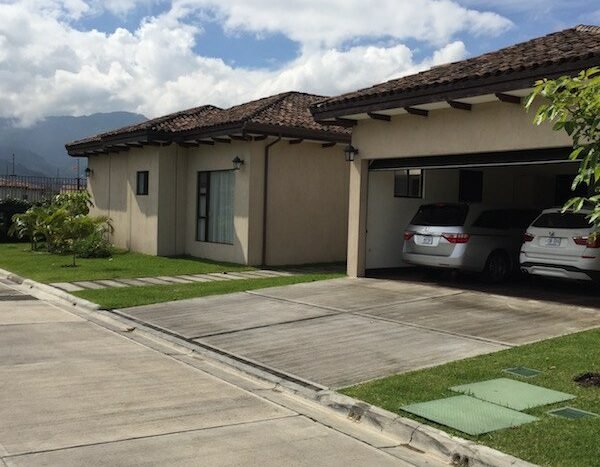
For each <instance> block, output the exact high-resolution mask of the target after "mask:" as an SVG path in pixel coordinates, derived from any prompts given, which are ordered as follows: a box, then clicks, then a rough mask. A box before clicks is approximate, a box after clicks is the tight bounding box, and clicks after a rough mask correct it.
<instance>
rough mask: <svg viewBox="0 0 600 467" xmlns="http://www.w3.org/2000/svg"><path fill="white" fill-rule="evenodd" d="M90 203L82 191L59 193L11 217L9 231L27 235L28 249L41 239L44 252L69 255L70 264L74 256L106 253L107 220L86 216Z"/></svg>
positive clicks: (86, 256)
mask: <svg viewBox="0 0 600 467" xmlns="http://www.w3.org/2000/svg"><path fill="white" fill-rule="evenodd" d="M91 205H92V203H91V199H90V195H89V193H87V192H85V191H84V192H76V193H64V194H60V195H57V196H55V197H54V198H53V199H52V200H51V201H45V202H43V203H42V204H41V205H40V206H35V207H32V208H30V209H28V210H27V211H26V212H25V213H22V214H18V215H16V216H13V222H14V223H13V227H12V229H11V231H12V232H14V233H15V234H16V235H18V237H19V238H29V239H30V240H31V249H32V250H34V249H36V246H37V245H36V244H37V241H39V240H45V242H46V248H47V250H48V252H50V253H57V254H66V253H69V254H71V255H73V266H75V259H76V257H77V256H80V257H82V258H92V257H95V258H98V257H107V256H110V255H111V245H110V243H109V241H108V234H109V233H110V232H112V225H111V223H110V219H108V218H107V217H104V216H98V217H94V216H90V215H89V211H90V206H91Z"/></svg>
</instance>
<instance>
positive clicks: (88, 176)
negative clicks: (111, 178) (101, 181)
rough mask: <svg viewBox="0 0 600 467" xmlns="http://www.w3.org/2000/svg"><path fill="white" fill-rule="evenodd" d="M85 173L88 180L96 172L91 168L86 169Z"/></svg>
mask: <svg viewBox="0 0 600 467" xmlns="http://www.w3.org/2000/svg"><path fill="white" fill-rule="evenodd" d="M84 172H85V176H86V177H87V178H90V177H91V176H92V174H93V173H94V171H93V170H92V169H90V168H89V167H86V168H85V171H84Z"/></svg>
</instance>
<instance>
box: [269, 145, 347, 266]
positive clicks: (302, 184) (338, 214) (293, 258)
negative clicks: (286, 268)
mask: <svg viewBox="0 0 600 467" xmlns="http://www.w3.org/2000/svg"><path fill="white" fill-rule="evenodd" d="M348 165H349V164H348V163H347V162H346V161H345V160H344V153H343V149H342V146H341V145H337V146H335V147H332V148H323V147H322V146H321V145H320V144H318V143H302V144H293V145H291V144H289V143H288V142H287V141H282V142H281V143H279V144H277V145H275V146H273V148H272V149H271V155H270V159H269V188H268V190H269V191H268V211H267V212H268V215H267V224H268V228H267V253H266V260H267V264H269V265H285V264H307V263H319V262H334V261H345V260H346V251H347V227H348V170H349V168H348Z"/></svg>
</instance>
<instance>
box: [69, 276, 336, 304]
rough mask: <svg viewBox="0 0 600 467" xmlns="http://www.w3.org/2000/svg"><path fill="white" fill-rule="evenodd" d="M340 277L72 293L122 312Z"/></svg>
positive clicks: (305, 277)
mask: <svg viewBox="0 0 600 467" xmlns="http://www.w3.org/2000/svg"><path fill="white" fill-rule="evenodd" d="M337 277H343V274H339V273H316V274H299V275H296V276H285V277H272V278H265V279H248V280H230V281H218V282H216V281H215V282H195V283H193V284H174V285H152V286H147V287H127V288H120V289H97V290H82V291H80V292H74V295H77V296H78V297H81V298H85V299H86V300H90V301H91V302H94V303H97V304H99V305H100V306H101V307H102V308H105V309H111V308H126V307H130V306H138V305H148V304H150V303H161V302H170V301H173V300H184V299H186V298H194V297H204V296H207V295H220V294H228V293H233V292H242V291H245V290H254V289H262V288H266V287H277V286H280V285H290V284H298V283H300V282H312V281H319V280H325V279H334V278H337Z"/></svg>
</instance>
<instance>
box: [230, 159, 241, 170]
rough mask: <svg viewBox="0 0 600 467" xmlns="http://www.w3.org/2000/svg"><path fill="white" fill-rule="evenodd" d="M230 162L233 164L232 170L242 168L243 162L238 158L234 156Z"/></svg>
mask: <svg viewBox="0 0 600 467" xmlns="http://www.w3.org/2000/svg"><path fill="white" fill-rule="evenodd" d="M231 162H233V168H234V170H240V169H241V168H242V165H244V160H243V159H240V158H239V156H235V158H234V159H233V160H232V161H231Z"/></svg>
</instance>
